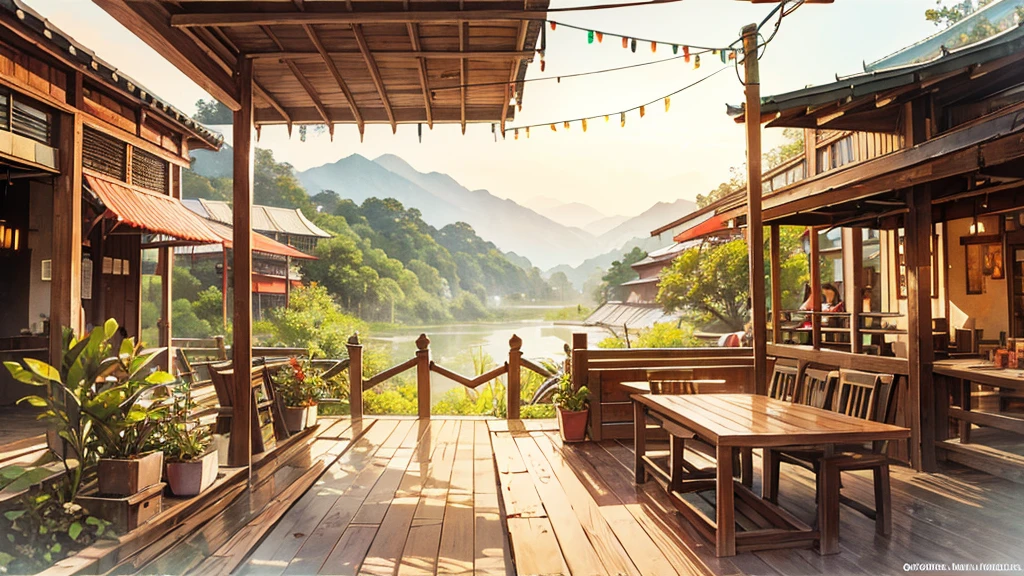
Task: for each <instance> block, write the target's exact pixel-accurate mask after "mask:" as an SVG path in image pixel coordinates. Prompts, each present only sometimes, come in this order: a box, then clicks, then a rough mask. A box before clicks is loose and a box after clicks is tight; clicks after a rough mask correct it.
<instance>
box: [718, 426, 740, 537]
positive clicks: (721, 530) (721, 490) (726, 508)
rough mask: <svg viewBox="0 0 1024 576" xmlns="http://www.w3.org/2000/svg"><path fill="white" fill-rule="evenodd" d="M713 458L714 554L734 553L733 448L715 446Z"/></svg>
mask: <svg viewBox="0 0 1024 576" xmlns="http://www.w3.org/2000/svg"><path fill="white" fill-rule="evenodd" d="M716 449H717V452H716V454H715V456H716V458H715V460H716V461H717V462H718V467H717V470H716V472H715V474H716V476H715V480H716V486H715V538H716V540H715V554H717V555H718V556H720V557H721V556H733V555H735V554H736V516H735V514H736V510H735V507H734V505H733V496H734V493H733V480H732V457H733V453H734V451H735V449H734V448H730V447H727V446H717V447H716Z"/></svg>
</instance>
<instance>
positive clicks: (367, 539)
mask: <svg viewBox="0 0 1024 576" xmlns="http://www.w3.org/2000/svg"><path fill="white" fill-rule="evenodd" d="M376 535H377V526H370V525H362V524H353V525H351V526H349V527H348V528H346V529H345V533H344V534H342V535H341V539H340V540H338V544H337V546H335V547H334V550H332V551H331V555H330V556H328V557H327V561H325V562H324V565H323V566H322V567H321V568H320V572H319V574H331V575H332V576H355V575H356V574H357V573H358V572H359V567H360V566H361V565H362V563H363V559H364V558H366V553H367V552H368V551H369V549H370V543H372V542H373V539H374V537H375V536H376Z"/></svg>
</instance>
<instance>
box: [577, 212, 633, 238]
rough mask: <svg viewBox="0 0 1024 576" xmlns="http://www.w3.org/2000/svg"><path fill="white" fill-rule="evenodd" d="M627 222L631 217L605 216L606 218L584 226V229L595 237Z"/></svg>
mask: <svg viewBox="0 0 1024 576" xmlns="http://www.w3.org/2000/svg"><path fill="white" fill-rule="evenodd" d="M627 220H629V216H621V215H617V216H605V217H604V218H601V219H599V220H594V221H593V222H590V223H589V224H587V225H586V226H582V228H583V229H584V230H586V231H587V232H590V233H591V234H593V235H594V236H600V235H602V234H604V233H605V232H608V231H609V230H611V229H612V228H615V227H616V226H618V225H619V224H622V223H623V222H625V221H627Z"/></svg>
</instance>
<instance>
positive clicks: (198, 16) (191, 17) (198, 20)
mask: <svg viewBox="0 0 1024 576" xmlns="http://www.w3.org/2000/svg"><path fill="white" fill-rule="evenodd" d="M103 1H110V0H103ZM122 1H123V0H122ZM547 17H548V13H547V11H545V10H493V9H491V10H465V11H463V10H429V11H409V12H404V11H382V12H369V11H367V12H229V13H221V14H212V13H211V14H208V13H195V12H185V13H181V14H174V15H172V16H171V17H170V22H171V26H172V27H173V28H190V27H194V26H223V27H232V26H279V25H280V26H301V25H307V24H308V25H316V24H381V23H406V22H414V23H417V22H464V21H467V20H471V21H493V20H507V21H516V20H544V19H546V18H547Z"/></svg>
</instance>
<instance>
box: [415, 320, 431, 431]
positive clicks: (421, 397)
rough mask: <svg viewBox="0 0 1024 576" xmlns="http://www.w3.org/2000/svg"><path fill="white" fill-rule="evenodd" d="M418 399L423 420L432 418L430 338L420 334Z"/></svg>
mask: <svg viewBox="0 0 1024 576" xmlns="http://www.w3.org/2000/svg"><path fill="white" fill-rule="evenodd" d="M416 400H417V403H418V407H417V408H418V409H417V412H416V413H417V414H418V415H419V417H420V418H421V419H423V420H427V419H429V418H430V338H427V335H426V334H420V337H419V338H417V339H416Z"/></svg>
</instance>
